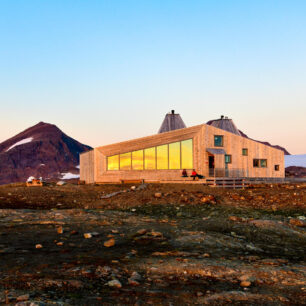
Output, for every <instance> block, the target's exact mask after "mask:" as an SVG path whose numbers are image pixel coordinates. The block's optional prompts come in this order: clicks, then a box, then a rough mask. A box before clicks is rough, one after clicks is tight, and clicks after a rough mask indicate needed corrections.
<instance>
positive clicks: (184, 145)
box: [181, 139, 193, 169]
mask: <svg viewBox="0 0 306 306" xmlns="http://www.w3.org/2000/svg"><path fill="white" fill-rule="evenodd" d="M192 168H193V143H192V139H188V140H184V141H182V142H181V169H192Z"/></svg>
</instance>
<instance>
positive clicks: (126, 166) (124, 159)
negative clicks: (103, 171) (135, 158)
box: [120, 153, 131, 170]
mask: <svg viewBox="0 0 306 306" xmlns="http://www.w3.org/2000/svg"><path fill="white" fill-rule="evenodd" d="M120 170H131V153H124V154H120Z"/></svg>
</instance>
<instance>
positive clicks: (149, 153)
mask: <svg viewBox="0 0 306 306" xmlns="http://www.w3.org/2000/svg"><path fill="white" fill-rule="evenodd" d="M144 156H145V169H146V170H155V169H156V158H155V157H156V155H155V147H154V148H149V149H145V150H144Z"/></svg>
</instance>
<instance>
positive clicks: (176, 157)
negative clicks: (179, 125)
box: [169, 142, 181, 169]
mask: <svg viewBox="0 0 306 306" xmlns="http://www.w3.org/2000/svg"><path fill="white" fill-rule="evenodd" d="M169 169H181V143H180V142H174V143H170V144H169Z"/></svg>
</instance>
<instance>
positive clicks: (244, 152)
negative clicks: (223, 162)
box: [242, 148, 248, 156]
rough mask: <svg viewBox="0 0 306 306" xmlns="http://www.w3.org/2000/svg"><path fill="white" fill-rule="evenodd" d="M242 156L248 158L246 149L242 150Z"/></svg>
mask: <svg viewBox="0 0 306 306" xmlns="http://www.w3.org/2000/svg"><path fill="white" fill-rule="evenodd" d="M242 155H243V156H248V149H245V148H244V149H242Z"/></svg>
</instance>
